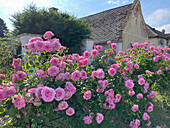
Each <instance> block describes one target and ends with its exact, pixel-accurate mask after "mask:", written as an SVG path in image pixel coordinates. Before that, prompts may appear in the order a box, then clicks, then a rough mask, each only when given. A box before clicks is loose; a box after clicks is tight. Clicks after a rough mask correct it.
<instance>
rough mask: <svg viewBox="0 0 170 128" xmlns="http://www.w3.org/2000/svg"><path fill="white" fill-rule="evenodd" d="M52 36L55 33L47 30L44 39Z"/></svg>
mask: <svg viewBox="0 0 170 128" xmlns="http://www.w3.org/2000/svg"><path fill="white" fill-rule="evenodd" d="M52 36H54V33H52V32H51V31H47V32H46V33H45V34H44V39H49V38H51V37H52Z"/></svg>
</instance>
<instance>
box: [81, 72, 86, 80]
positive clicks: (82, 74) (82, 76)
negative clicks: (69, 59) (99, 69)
mask: <svg viewBox="0 0 170 128" xmlns="http://www.w3.org/2000/svg"><path fill="white" fill-rule="evenodd" d="M86 78H87V73H86V71H81V79H83V80H85V79H86Z"/></svg>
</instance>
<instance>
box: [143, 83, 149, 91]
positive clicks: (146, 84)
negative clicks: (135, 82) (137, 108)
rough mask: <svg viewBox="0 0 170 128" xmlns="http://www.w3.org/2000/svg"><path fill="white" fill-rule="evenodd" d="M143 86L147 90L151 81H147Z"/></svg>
mask: <svg viewBox="0 0 170 128" xmlns="http://www.w3.org/2000/svg"><path fill="white" fill-rule="evenodd" d="M143 88H144V89H145V90H146V89H148V88H149V83H148V82H146V83H145V85H144V87H143Z"/></svg>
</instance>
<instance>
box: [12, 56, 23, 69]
mask: <svg viewBox="0 0 170 128" xmlns="http://www.w3.org/2000/svg"><path fill="white" fill-rule="evenodd" d="M21 62H22V59H20V58H18V59H15V58H13V63H12V66H13V67H14V68H16V67H20V65H21Z"/></svg>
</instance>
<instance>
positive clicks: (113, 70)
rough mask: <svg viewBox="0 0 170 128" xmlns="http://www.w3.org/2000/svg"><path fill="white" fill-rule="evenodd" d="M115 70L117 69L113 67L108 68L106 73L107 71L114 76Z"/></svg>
mask: <svg viewBox="0 0 170 128" xmlns="http://www.w3.org/2000/svg"><path fill="white" fill-rule="evenodd" d="M116 72H117V71H116V69H115V68H110V69H109V71H108V73H109V75H110V76H114V75H115V74H116Z"/></svg>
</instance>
